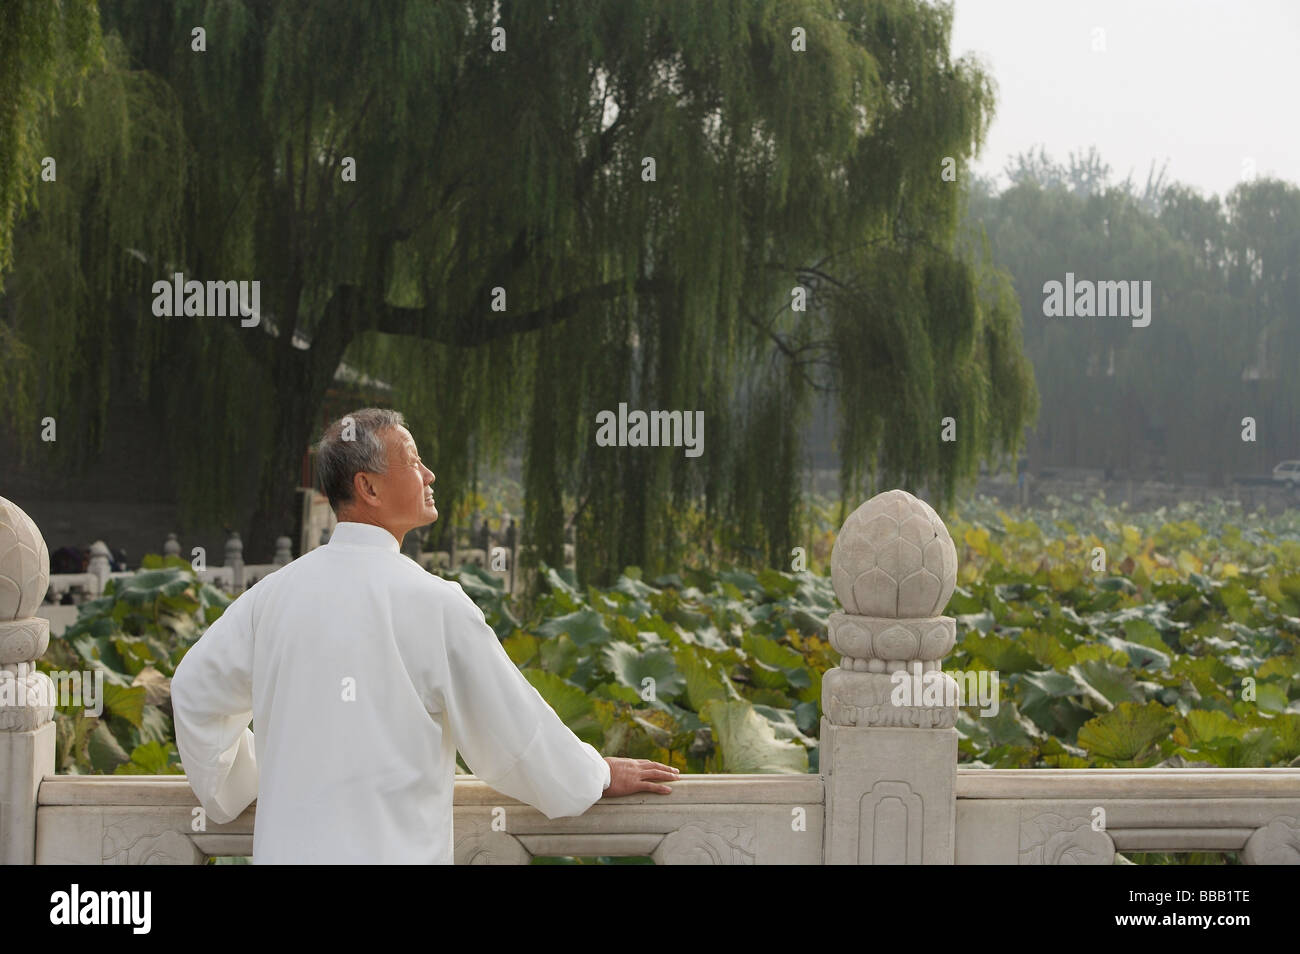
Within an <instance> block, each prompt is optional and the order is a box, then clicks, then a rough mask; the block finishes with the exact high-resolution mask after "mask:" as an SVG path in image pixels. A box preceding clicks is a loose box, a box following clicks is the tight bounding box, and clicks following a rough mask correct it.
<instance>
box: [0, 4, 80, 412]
mask: <svg viewBox="0 0 1300 954" xmlns="http://www.w3.org/2000/svg"><path fill="white" fill-rule="evenodd" d="M102 57H103V48H102V46H101V45H100V40H99V15H98V11H97V10H96V6H95V0H67V2H64V3H50V2H49V0H9V2H7V3H5V4H3V5H2V6H0V292H3V291H4V288H5V273H6V272H7V271H8V270H9V268H10V266H11V265H12V264H13V230H14V223H15V221H16V220H17V219H18V218H19V217H20V216H21V215H22V213H23V211H24V209H25V208H26V207H27V203H28V202H29V201H33V202H34V203H35V204H39V202H38V201H37V195H36V193H35V191H34V188H33V187H34V186H35V185H36V182H37V180H38V179H39V177H40V173H41V160H42V158H43V157H44V155H45V153H44V151H43V149H42V147H43V146H44V144H45V141H46V136H45V126H46V124H47V123H48V121H49V119H50V118H51V114H52V113H53V111H54V103H55V100H56V94H58V93H62V94H63V95H64V96H65V97H66V98H71V99H74V100H75V99H76V96H77V91H78V81H79V80H80V79H82V78H83V77H84V76H85V74H86V73H87V72H88V71H89V70H90V69H91V68H92V67H93V66H94V65H96V64H97V63H102ZM30 371H31V366H30V359H29V358H28V356H27V354H26V352H25V350H24V349H23V344H22V341H21V339H20V338H19V337H18V336H17V335H16V334H14V333H13V329H12V325H11V324H10V323H8V322H4V321H0V393H5V392H9V393H12V394H14V395H16V396H20V397H21V398H25V397H27V396H29V393H30V388H31V382H30V380H29V379H28V374H29V373H30ZM13 410H15V411H19V410H26V406H25V405H20V406H19V407H15V408H14V409H13Z"/></svg>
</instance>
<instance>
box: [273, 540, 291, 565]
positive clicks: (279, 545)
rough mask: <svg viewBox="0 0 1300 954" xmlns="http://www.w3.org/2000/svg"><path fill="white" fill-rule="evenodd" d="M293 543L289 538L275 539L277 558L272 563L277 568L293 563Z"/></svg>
mask: <svg viewBox="0 0 1300 954" xmlns="http://www.w3.org/2000/svg"><path fill="white" fill-rule="evenodd" d="M292 547H293V541H292V540H290V539H289V538H288V537H276V538H275V557H274V559H272V560H271V562H272V563H273V564H274V565H276V566H286V565H288V564H290V563H292V562H293V550H292V549H291V548H292Z"/></svg>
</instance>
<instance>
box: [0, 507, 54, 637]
mask: <svg viewBox="0 0 1300 954" xmlns="http://www.w3.org/2000/svg"><path fill="white" fill-rule="evenodd" d="M49 585H50V554H49V551H48V550H47V549H46V548H45V538H44V537H42V536H41V532H40V530H38V529H37V528H36V524H35V523H33V522H32V518H31V517H29V516H27V514H25V513H24V512H23V510H22V508H21V507H19V506H18V505H17V504H15V503H13V502H11V501H9V500H6V499H5V498H4V497H0V622H9V621H11V620H18V619H26V618H28V617H30V616H32V615H33V614H34V613H35V612H36V608H37V607H38V606H40V605H41V600H43V599H44V598H45V591H46V589H47V588H48V587H49Z"/></svg>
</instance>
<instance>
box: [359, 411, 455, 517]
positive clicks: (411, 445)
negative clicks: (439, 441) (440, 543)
mask: <svg viewBox="0 0 1300 954" xmlns="http://www.w3.org/2000/svg"><path fill="white" fill-rule="evenodd" d="M380 437H381V438H382V440H383V441H384V446H385V448H386V449H387V452H388V470H387V471H386V472H385V473H382V474H374V475H371V477H370V479H371V482H372V483H373V484H374V486H375V489H376V490H378V491H379V499H380V510H381V513H380V517H381V518H382V520H383V522H384V525H385V526H386V527H387V528H388V529H389V530H391V531H393V533H394V535H396V536H398V537H399V538H400V537H401V535H403V534H405V533H407V532H408V531H410V530H414V529H415V528H416V527H423V526H427V525H428V524H431V523H433V522H434V521H435V520H437V519H438V508H437V507H435V506H434V503H433V481H434V479H435V478H434V474H433V471H431V470H429V468H427V467H425V466H424V462H423V461H422V460H420V452H419V451H418V450H417V449H416V447H415V438H413V437H411V432H410V431H408V430H407V429H406V428H404V427H393V428H389V429H388V430H386V431H384V432H383V433H382V434H381V435H380Z"/></svg>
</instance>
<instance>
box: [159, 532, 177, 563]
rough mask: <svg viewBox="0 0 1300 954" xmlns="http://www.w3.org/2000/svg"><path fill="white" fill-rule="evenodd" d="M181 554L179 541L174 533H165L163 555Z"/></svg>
mask: <svg viewBox="0 0 1300 954" xmlns="http://www.w3.org/2000/svg"><path fill="white" fill-rule="evenodd" d="M180 555H181V542H180V541H179V540H177V539H176V534H174V533H169V534H167V542H166V543H164V544H163V556H165V557H169V556H174V557H179V556H180Z"/></svg>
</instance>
